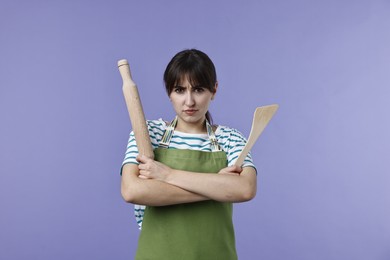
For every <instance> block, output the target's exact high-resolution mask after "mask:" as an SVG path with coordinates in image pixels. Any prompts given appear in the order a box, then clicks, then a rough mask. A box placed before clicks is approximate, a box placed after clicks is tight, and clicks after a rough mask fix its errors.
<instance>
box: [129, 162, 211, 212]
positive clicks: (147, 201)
mask: <svg viewBox="0 0 390 260" xmlns="http://www.w3.org/2000/svg"><path fill="white" fill-rule="evenodd" d="M137 170H138V167H137V166H136V165H125V166H124V168H123V172H122V183H121V193H122V197H123V198H124V200H125V201H127V202H131V203H134V204H140V205H146V206H167V205H173V204H181V203H190V202H197V201H203V200H207V199H208V198H207V197H205V196H202V195H199V194H196V193H194V192H190V191H187V190H185V189H182V188H180V187H177V186H174V185H171V184H168V183H164V182H161V181H158V180H153V179H141V178H138V174H137V172H136V171H137Z"/></svg>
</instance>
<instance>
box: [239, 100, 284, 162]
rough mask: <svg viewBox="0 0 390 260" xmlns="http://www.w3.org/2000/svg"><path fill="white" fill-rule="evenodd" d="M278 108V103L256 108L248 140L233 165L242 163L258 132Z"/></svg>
mask: <svg viewBox="0 0 390 260" xmlns="http://www.w3.org/2000/svg"><path fill="white" fill-rule="evenodd" d="M278 108H279V105H277V104H274V105H269V106H263V107H258V108H256V110H255V113H254V115H253V121H252V128H251V132H250V134H249V138H248V142H247V143H246V145H245V147H244V149H243V150H242V152H241V154H240V156H238V159H237V161H236V163H235V164H234V165H237V166H241V165H242V164H243V162H244V160H245V157H246V156H247V155H248V153H249V151H250V150H251V149H252V147H253V145H254V144H255V142H256V140H257V138H259V136H260V134H261V133H262V132H263V130H264V128H265V127H266V126H267V125H268V123H269V121H270V120H271V118H272V117H273V116H274V114H275V112H276V110H278Z"/></svg>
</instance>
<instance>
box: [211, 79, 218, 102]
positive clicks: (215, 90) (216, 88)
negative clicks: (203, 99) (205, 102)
mask: <svg viewBox="0 0 390 260" xmlns="http://www.w3.org/2000/svg"><path fill="white" fill-rule="evenodd" d="M217 90H218V81H217V82H215V86H214V93H213V96H212V97H211V100H213V99H214V97H215V94H217Z"/></svg>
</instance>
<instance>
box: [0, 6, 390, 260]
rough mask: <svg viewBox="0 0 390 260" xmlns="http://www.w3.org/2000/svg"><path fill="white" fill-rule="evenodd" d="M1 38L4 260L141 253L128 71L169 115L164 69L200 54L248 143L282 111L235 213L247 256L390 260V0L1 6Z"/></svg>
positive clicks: (225, 117) (222, 112)
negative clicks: (130, 179)
mask: <svg viewBox="0 0 390 260" xmlns="http://www.w3.org/2000/svg"><path fill="white" fill-rule="evenodd" d="M0 44H1V45H0V119H1V121H0V124H1V127H0V211H1V213H0V259H7V260H12V259H40V260H43V259H132V258H133V256H134V252H135V248H136V244H137V237H138V234H139V231H138V229H137V226H136V223H135V221H134V219H133V216H132V206H131V205H130V204H126V203H124V202H123V201H122V198H121V196H120V190H119V185H120V176H119V169H120V165H121V162H122V159H123V156H124V152H125V147H126V143H127V138H128V134H129V131H130V122H129V119H128V115H127V111H126V107H125V103H124V99H123V96H122V92H121V86H122V83H121V78H120V75H119V72H118V70H117V67H116V62H117V60H119V59H122V58H126V59H128V60H129V61H130V63H131V67H132V73H133V77H134V79H135V81H136V82H137V83H138V86H139V91H140V95H141V98H142V101H143V106H144V110H145V114H146V116H147V118H150V119H156V118H159V117H163V118H165V119H170V118H172V116H173V109H172V108H171V105H170V103H169V101H168V99H167V98H166V95H165V92H164V88H163V84H162V73H163V71H164V69H165V66H166V64H167V63H168V61H169V59H170V58H171V57H172V56H173V55H174V54H175V53H176V52H178V51H180V50H182V49H184V48H192V47H195V48H199V49H201V50H203V51H205V52H206V53H208V54H209V56H210V57H211V58H212V59H213V61H214V63H215V65H216V67H217V72H218V78H219V85H220V88H219V92H218V94H217V97H216V100H215V101H214V102H213V104H212V107H211V112H212V115H213V117H214V120H215V121H216V122H217V123H219V124H223V125H229V126H231V127H235V128H238V129H240V130H241V132H243V133H244V135H246V136H248V135H249V131H250V125H251V121H252V114H253V111H254V109H255V107H257V106H261V105H267V104H272V103H278V104H279V105H280V109H279V111H278V113H277V114H276V116H275V118H274V119H273V120H272V121H271V123H270V125H269V126H268V127H267V128H266V130H265V132H264V133H263V135H262V136H261V137H260V139H259V141H258V143H257V144H256V146H255V147H254V149H253V150H252V153H253V156H254V160H255V162H256V164H257V165H258V169H259V175H258V184H259V190H258V194H257V197H256V198H255V199H254V200H253V201H251V202H249V203H244V204H236V205H235V214H234V221H235V227H236V239H237V249H238V253H239V256H240V259H244V260H245V259H267V260H271V259H277V260H280V259H299V260H306V259H316V260H330V259H331V260H336V259H340V260H341V259H343V260H344V259H355V260H356V259H359V260H382V259H383V260H388V259H390V188H389V186H390V185H389V184H390V175H389V169H390V167H389V148H390V141H389V132H390V123H389V116H388V115H387V114H388V113H387V112H388V111H389V109H390V105H389V99H390V88H389V87H390V47H389V46H390V2H389V1H388V0H354V1H352V0H345V1H342V0H341V1H340V0H331V1H318V0H317V1H309V0H294V1H287V0H275V1H253V0H249V1H222V0H218V1H206V0H201V1H178V0H175V1H173V0H171V1H130V0H128V1H123V0H115V1H11V0H2V1H1V8H0Z"/></svg>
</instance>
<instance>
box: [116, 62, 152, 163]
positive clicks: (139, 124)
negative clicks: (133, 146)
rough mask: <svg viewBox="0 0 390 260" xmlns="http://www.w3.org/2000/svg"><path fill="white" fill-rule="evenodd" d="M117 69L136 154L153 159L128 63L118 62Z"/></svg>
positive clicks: (143, 117) (142, 113)
mask: <svg viewBox="0 0 390 260" xmlns="http://www.w3.org/2000/svg"><path fill="white" fill-rule="evenodd" d="M118 68H119V73H120V74H121V76H122V80H123V87H122V90H123V95H124V97H125V101H126V106H127V110H128V112H129V117H130V121H131V126H132V128H133V132H134V137H135V141H136V143H137V148H138V152H139V154H142V155H146V156H147V157H149V158H152V159H153V158H154V154H153V148H152V144H151V142H150V136H149V131H148V126H147V125H146V120H145V114H144V111H143V109H142V104H141V100H140V97H139V93H138V89H137V85H136V84H135V83H134V81H133V79H132V77H131V72H130V66H129V63H128V62H127V60H120V61H118Z"/></svg>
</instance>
